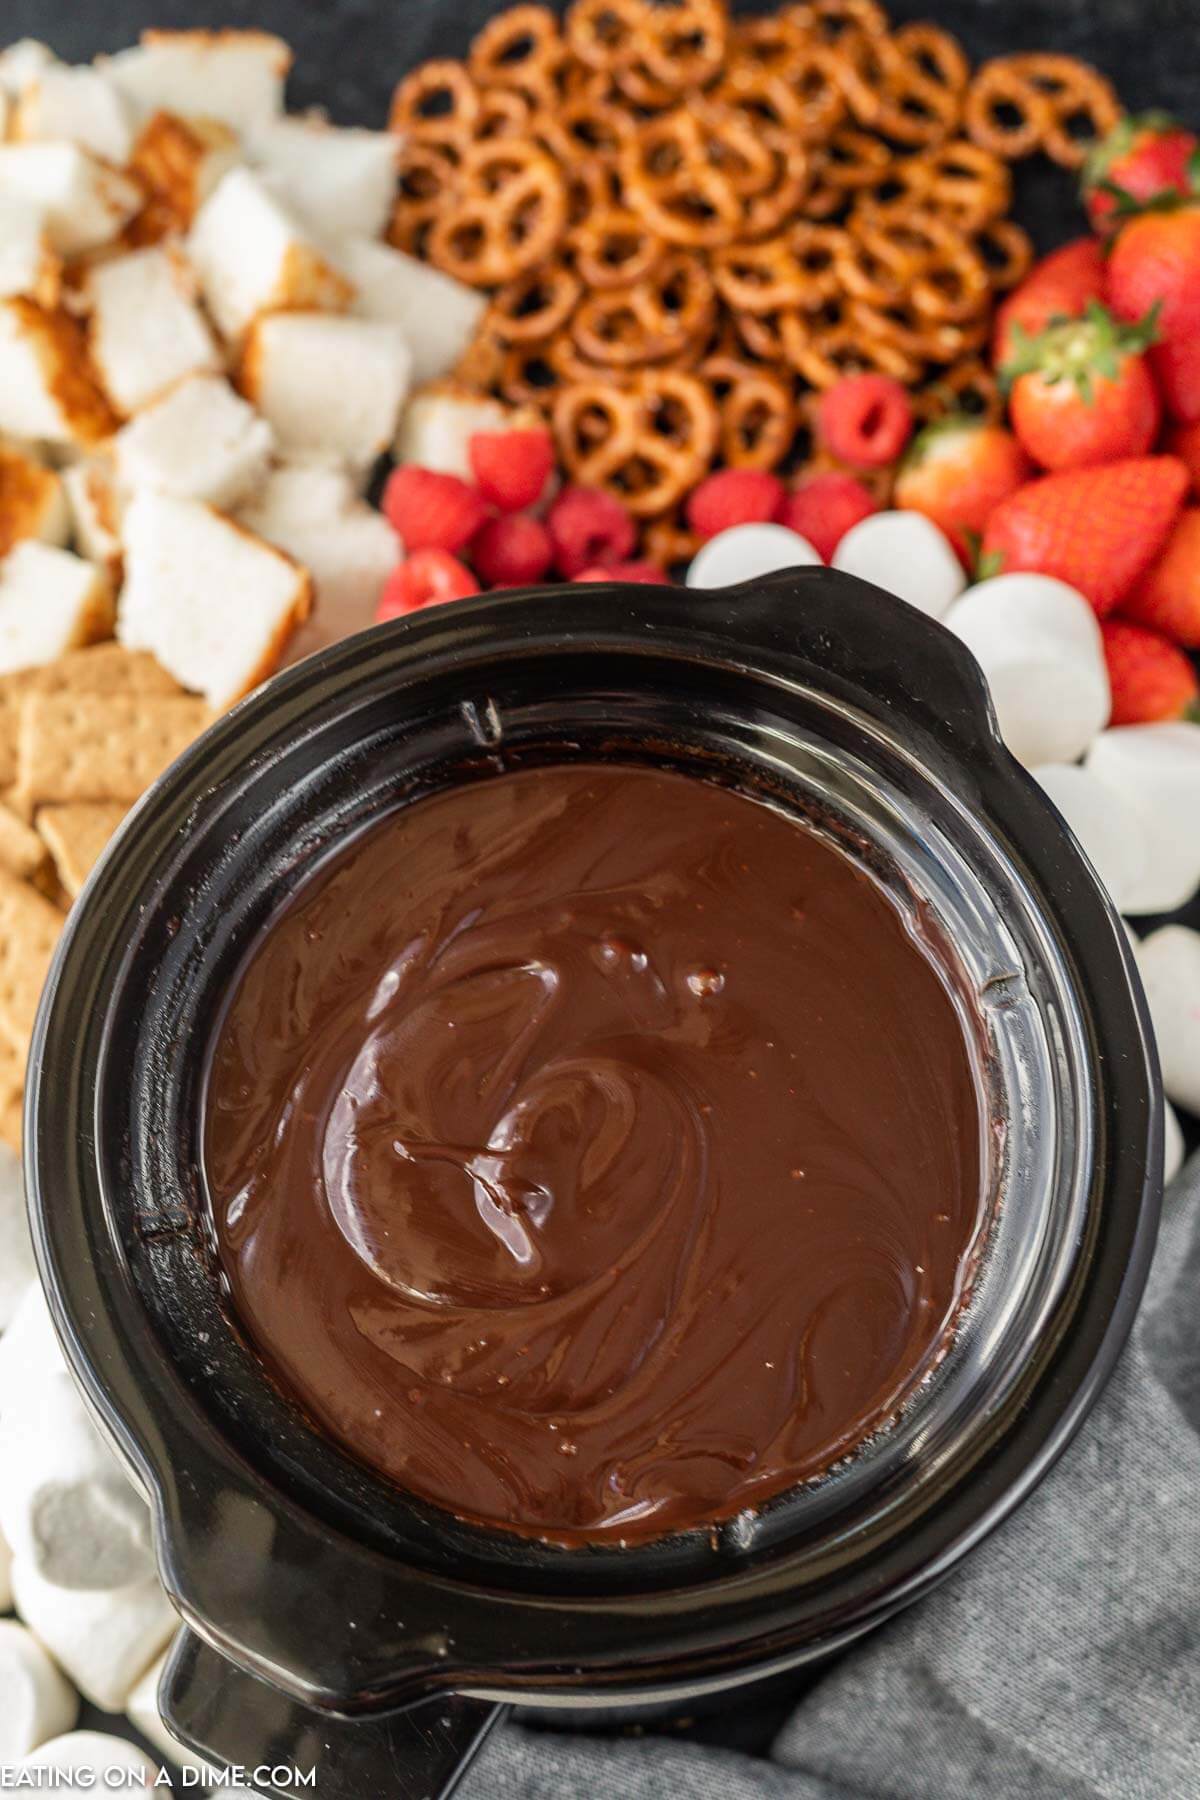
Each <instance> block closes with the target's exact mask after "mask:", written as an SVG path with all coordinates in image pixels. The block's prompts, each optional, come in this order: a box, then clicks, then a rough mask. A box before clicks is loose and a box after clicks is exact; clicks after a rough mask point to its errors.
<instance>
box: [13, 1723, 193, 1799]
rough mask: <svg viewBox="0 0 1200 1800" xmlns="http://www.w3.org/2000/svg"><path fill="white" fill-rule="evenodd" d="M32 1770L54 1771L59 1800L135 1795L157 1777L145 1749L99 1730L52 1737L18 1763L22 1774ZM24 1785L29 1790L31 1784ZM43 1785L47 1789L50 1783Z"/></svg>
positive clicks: (70, 1732)
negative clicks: (118, 1793)
mask: <svg viewBox="0 0 1200 1800" xmlns="http://www.w3.org/2000/svg"><path fill="white" fill-rule="evenodd" d="M34 1769H52V1770H54V1771H55V1775H56V1777H57V1779H56V1780H54V1782H53V1792H54V1793H55V1794H57V1795H58V1796H59V1800H96V1795H97V1794H104V1793H116V1792H120V1793H126V1794H129V1793H136V1792H137V1791H138V1789H139V1788H141V1787H144V1788H146V1789H150V1788H153V1787H154V1785H155V1779H156V1777H157V1775H158V1770H157V1768H156V1767H155V1765H154V1764H153V1763H152V1762H151V1761H150V1758H149V1757H148V1756H147V1755H146V1753H145V1751H144V1750H139V1749H138V1747H137V1745H136V1744H128V1743H126V1742H125V1739H124V1738H119V1737H109V1736H108V1735H107V1733H105V1732H102V1731H69V1732H67V1734H66V1736H65V1737H57V1738H51V1740H50V1742H49V1743H47V1744H42V1745H41V1746H40V1748H39V1749H37V1750H34V1751H32V1752H31V1753H30V1755H28V1756H25V1757H22V1759H21V1761H20V1763H19V1764H18V1770H19V1771H21V1772H24V1771H31V1770H34ZM72 1776H74V1779H71V1777H72ZM18 1779H19V1777H18ZM14 1785H16V1784H14ZM27 1785H28V1786H29V1787H30V1788H32V1786H33V1782H32V1781H30V1782H29V1783H28V1784H27ZM45 1786H46V1788H50V1787H51V1783H50V1782H47V1783H46V1784H45Z"/></svg>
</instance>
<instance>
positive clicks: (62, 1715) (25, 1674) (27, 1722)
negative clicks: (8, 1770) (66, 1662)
mask: <svg viewBox="0 0 1200 1800" xmlns="http://www.w3.org/2000/svg"><path fill="white" fill-rule="evenodd" d="M78 1717H79V1695H78V1694H77V1693H76V1692H75V1689H74V1688H73V1687H72V1686H71V1684H70V1682H69V1681H68V1680H67V1679H66V1677H65V1676H64V1675H63V1673H62V1670H61V1669H59V1668H57V1667H56V1666H55V1664H54V1663H53V1662H52V1661H51V1660H50V1657H49V1656H48V1655H47V1653H46V1651H45V1649H44V1648H43V1647H42V1645H41V1644H39V1643H38V1641H37V1639H36V1638H35V1637H34V1635H33V1633H32V1632H31V1631H30V1630H29V1629H28V1628H27V1627H26V1626H24V1625H19V1624H18V1623H17V1622H16V1620H15V1619H0V1768H3V1767H4V1766H5V1765H6V1764H8V1763H13V1762H15V1761H16V1760H17V1758H18V1757H19V1756H27V1755H28V1754H29V1752H30V1751H31V1750H36V1749H37V1747H38V1745H39V1744H44V1743H45V1742H46V1741H47V1739H49V1738H56V1737H58V1736H59V1735H60V1734H61V1733H62V1732H64V1731H70V1729H71V1727H72V1725H74V1723H75V1721H76V1719H77V1718H78Z"/></svg>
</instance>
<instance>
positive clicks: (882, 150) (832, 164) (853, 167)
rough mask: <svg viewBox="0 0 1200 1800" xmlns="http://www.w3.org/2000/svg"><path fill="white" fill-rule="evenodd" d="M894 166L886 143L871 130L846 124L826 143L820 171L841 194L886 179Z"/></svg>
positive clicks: (870, 185)
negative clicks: (874, 135)
mask: <svg viewBox="0 0 1200 1800" xmlns="http://www.w3.org/2000/svg"><path fill="white" fill-rule="evenodd" d="M891 166H892V154H891V152H890V150H889V149H888V147H887V145H886V144H884V143H881V141H880V140H879V138H877V137H873V136H872V135H871V133H870V132H869V131H860V130H858V129H857V128H856V127H855V126H853V125H843V126H842V127H841V129H840V130H838V131H835V132H834V133H833V134H832V136H831V137H830V139H829V142H828V143H827V144H826V145H825V156H824V160H823V162H822V163H821V174H822V176H823V178H824V180H825V181H827V182H828V183H829V185H830V186H831V187H833V188H836V189H837V190H838V192H839V194H840V195H842V196H844V195H846V194H848V193H855V192H856V191H857V190H858V189H860V188H870V187H873V186H874V185H875V184H876V183H877V182H879V181H880V180H882V179H884V178H885V177H886V175H887V172H888V170H889V169H890V168H891Z"/></svg>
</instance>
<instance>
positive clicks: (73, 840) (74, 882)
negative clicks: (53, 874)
mask: <svg viewBox="0 0 1200 1800" xmlns="http://www.w3.org/2000/svg"><path fill="white" fill-rule="evenodd" d="M128 810H129V809H128V807H126V806H123V805H122V804H121V803H120V801H116V800H76V801H71V802H68V803H67V804H65V805H62V806H43V807H41V808H40V810H39V812H38V815H37V819H36V821H35V823H36V825H37V831H36V832H35V833H34V834H33V835H34V836H36V837H38V842H39V843H42V844H43V849H46V848H48V849H49V851H50V854H51V856H52V857H53V858H54V866H55V868H56V869H57V870H58V879H59V880H60V881H61V882H62V885H63V888H64V890H65V892H66V893H67V894H68V895H69V897H70V898H71V899H72V900H74V899H75V898H76V897H77V895H78V894H79V891H80V889H81V888H82V887H83V884H84V882H85V881H86V880H87V878H88V876H89V875H90V874H91V872H92V870H93V869H94V868H95V866H96V863H97V862H98V861H99V860H100V853H101V851H102V850H103V849H104V846H105V844H107V842H108V840H109V838H110V837H111V836H112V834H113V832H114V831H115V830H116V829H117V826H118V825H119V824H120V823H121V820H122V819H123V818H124V817H125V814H126V812H127V811H128ZM39 834H40V835H39ZM43 840H44V843H43Z"/></svg>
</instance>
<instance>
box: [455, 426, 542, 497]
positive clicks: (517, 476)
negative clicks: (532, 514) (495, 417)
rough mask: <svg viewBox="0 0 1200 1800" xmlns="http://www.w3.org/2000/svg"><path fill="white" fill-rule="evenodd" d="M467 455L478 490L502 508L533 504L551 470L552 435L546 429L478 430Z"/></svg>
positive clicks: (469, 444)
mask: <svg viewBox="0 0 1200 1800" xmlns="http://www.w3.org/2000/svg"><path fill="white" fill-rule="evenodd" d="M467 455H468V456H469V457H470V459H471V471H472V473H473V474H474V476H475V479H476V481H477V482H478V483H479V491H480V493H481V494H482V495H483V497H484V499H485V500H489V501H490V502H491V504H492V505H493V506H498V507H499V508H500V511H501V512H523V511H524V510H525V508H526V507H527V506H536V504H537V502H538V501H539V500H540V499H541V497H542V495H543V494H544V493H545V491H546V483H547V482H548V481H549V479H550V477H551V475H552V474H553V473H554V439H553V438H552V437H551V436H550V433H549V432H548V431H539V430H533V431H477V432H475V434H474V435H473V436H472V438H471V440H470V442H469V443H468V445H467Z"/></svg>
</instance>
